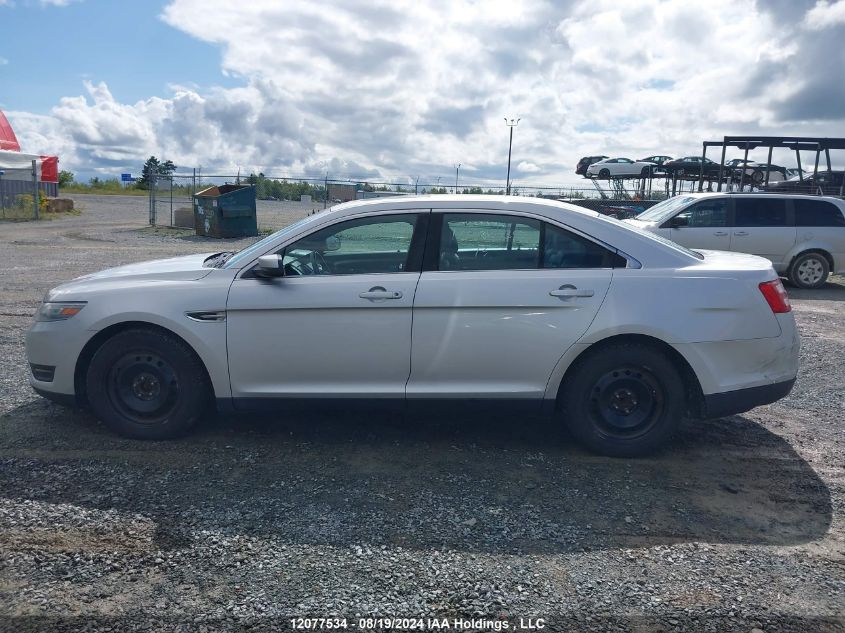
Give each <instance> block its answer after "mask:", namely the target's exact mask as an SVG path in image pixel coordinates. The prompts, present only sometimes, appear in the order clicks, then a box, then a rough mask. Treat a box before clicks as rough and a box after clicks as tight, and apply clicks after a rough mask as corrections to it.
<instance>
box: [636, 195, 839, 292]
mask: <svg viewBox="0 0 845 633" xmlns="http://www.w3.org/2000/svg"><path fill="white" fill-rule="evenodd" d="M625 221H626V222H628V223H630V224H632V225H634V226H636V227H638V228H640V229H643V230H646V231H650V232H652V233H657V234H658V235H662V236H663V237H667V238H669V239H670V240H672V241H674V242H677V243H678V244H681V245H682V246H686V247H687V248H695V249H708V250H718V251H736V252H740V253H751V254H752V255H760V256H762V257H765V258H767V259H769V260H771V262H772V264H773V265H774V268H775V270H776V271H777V272H778V273H779V274H781V275H784V276H785V277H787V278H788V279H789V281H790V282H791V283H792V284H793V285H795V286H798V287H799V288H818V287H820V286H822V285H824V283H825V282H826V281H827V278H828V276H829V275H830V274H840V275H841V274H844V273H845V201H843V200H841V199H839V198H833V197H827V196H806V195H778V194H770V193H761V194H753V193H690V194H682V195H678V196H675V197H673V198H669V199H668V200H665V201H663V202H661V203H659V204H656V205H655V206H653V207H651V208H650V209H648V210H646V211H645V212H643V213H641V214H640V215H639V216H637V217H636V218H632V219H629V220H625Z"/></svg>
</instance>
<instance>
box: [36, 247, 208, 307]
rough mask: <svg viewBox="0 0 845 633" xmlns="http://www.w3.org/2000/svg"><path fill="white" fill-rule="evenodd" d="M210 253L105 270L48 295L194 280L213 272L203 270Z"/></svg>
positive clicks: (84, 277)
mask: <svg viewBox="0 0 845 633" xmlns="http://www.w3.org/2000/svg"><path fill="white" fill-rule="evenodd" d="M213 254H214V253H202V254H200V255H185V256H183V257H171V258H169V259H155V260H151V261H147V262H139V263H137V264H127V265H126V266H118V267H117V268H108V269H106V270H101V271H100V272H96V273H91V274H90V275H84V276H82V277H77V278H76V279H73V280H71V281H69V282H67V283H64V284H61V285H60V286H57V287H55V288H53V289H52V290H51V291H50V293H49V295H50V297H53V296H57V295H65V294H67V293H69V292H70V293H73V292H74V291H84V290H89V289H92V287H93V286H97V287H104V286H105V285H106V284H109V283H111V284H120V285H124V284H132V283H135V282H146V281H163V282H166V281H196V280H197V279H202V278H203V277H205V276H206V275H208V274H209V273H210V272H211V271H212V270H213V269H212V268H206V267H203V262H204V261H205V260H206V259H208V258H209V257H210V256H211V255H213Z"/></svg>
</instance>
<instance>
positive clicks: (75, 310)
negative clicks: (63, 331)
mask: <svg viewBox="0 0 845 633" xmlns="http://www.w3.org/2000/svg"><path fill="white" fill-rule="evenodd" d="M86 303H87V301H63V302H52V301H45V302H44V303H42V304H41V307H40V308H38V314H36V315H35V320H36V321H65V320H67V319H69V318H71V317H73V316H76V315H77V314H79V313H80V312H81V311H82V308H84V307H85V304H86Z"/></svg>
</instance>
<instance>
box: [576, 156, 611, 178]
mask: <svg viewBox="0 0 845 633" xmlns="http://www.w3.org/2000/svg"><path fill="white" fill-rule="evenodd" d="M605 158H607V156H584V157H583V158H581V159H580V160H579V161H578V165H577V166H576V167H575V173H576V174H578V175H579V176H585V175H586V174H587V167H589V166H590V165H592V164H593V163H597V162H599V161H600V160H604V159H605Z"/></svg>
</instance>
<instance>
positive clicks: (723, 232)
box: [713, 231, 728, 237]
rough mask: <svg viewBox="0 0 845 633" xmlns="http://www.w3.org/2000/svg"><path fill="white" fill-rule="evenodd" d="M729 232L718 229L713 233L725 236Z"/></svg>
mask: <svg viewBox="0 0 845 633" xmlns="http://www.w3.org/2000/svg"><path fill="white" fill-rule="evenodd" d="M727 234H728V232H727V231H716V232H715V233H713V235H716V236H718V237H725V236H726V235H727Z"/></svg>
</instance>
